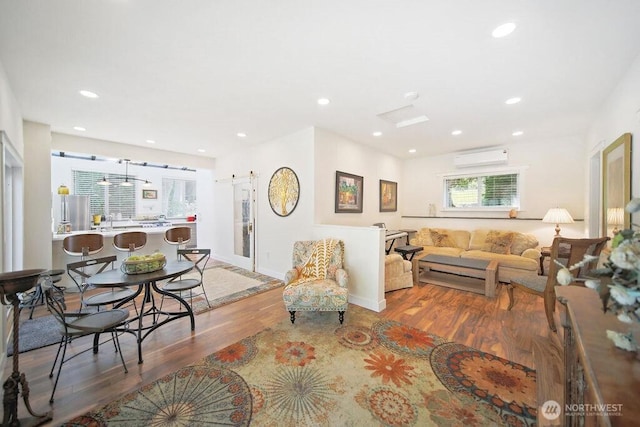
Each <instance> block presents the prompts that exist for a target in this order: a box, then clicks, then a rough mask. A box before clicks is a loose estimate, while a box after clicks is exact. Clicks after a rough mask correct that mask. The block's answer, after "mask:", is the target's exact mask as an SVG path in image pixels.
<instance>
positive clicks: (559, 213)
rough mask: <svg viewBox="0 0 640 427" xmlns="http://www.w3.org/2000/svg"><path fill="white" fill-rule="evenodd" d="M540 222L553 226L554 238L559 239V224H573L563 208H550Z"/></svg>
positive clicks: (569, 215) (567, 212)
mask: <svg viewBox="0 0 640 427" xmlns="http://www.w3.org/2000/svg"><path fill="white" fill-rule="evenodd" d="M542 222H548V223H551V224H555V225H556V235H555V236H554V237H560V224H571V223H573V218H572V217H571V214H570V213H569V211H567V210H566V209H565V208H551V209H549V210H548V211H547V214H546V215H545V216H544V218H542Z"/></svg>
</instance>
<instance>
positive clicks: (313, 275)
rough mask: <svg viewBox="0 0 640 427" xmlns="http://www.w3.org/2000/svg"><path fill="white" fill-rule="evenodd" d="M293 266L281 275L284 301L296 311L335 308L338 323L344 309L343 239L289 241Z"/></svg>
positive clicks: (347, 279) (345, 287)
mask: <svg viewBox="0 0 640 427" xmlns="http://www.w3.org/2000/svg"><path fill="white" fill-rule="evenodd" d="M292 258H293V269H291V270H289V271H288V272H287V274H286V275H285V278H284V284H285V288H284V291H283V293H282V297H283V299H284V305H285V307H286V309H287V310H288V311H289V313H290V315H291V323H294V322H295V320H296V311H337V312H338V316H339V317H338V319H339V320H340V323H342V322H343V321H344V312H345V311H346V310H347V305H348V303H347V300H348V296H349V290H348V288H347V284H348V281H349V276H348V275H347V272H346V271H345V270H344V269H343V268H342V267H343V260H344V242H342V240H336V239H324V240H307V241H298V242H295V243H294V245H293V257H292Z"/></svg>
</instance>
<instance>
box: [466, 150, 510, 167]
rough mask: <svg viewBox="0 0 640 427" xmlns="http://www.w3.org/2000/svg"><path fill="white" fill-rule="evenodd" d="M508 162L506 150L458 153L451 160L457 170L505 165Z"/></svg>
mask: <svg viewBox="0 0 640 427" xmlns="http://www.w3.org/2000/svg"><path fill="white" fill-rule="evenodd" d="M507 160H509V155H508V152H507V150H506V149H502V148H501V149H498V150H486V151H474V152H469V153H459V154H456V155H455V157H454V158H453V164H454V165H455V166H456V167H457V168H468V167H472V166H485V165H499V164H505V163H507Z"/></svg>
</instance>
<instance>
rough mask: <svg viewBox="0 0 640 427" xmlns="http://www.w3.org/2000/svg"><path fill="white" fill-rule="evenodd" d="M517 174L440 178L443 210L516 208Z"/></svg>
mask: <svg viewBox="0 0 640 427" xmlns="http://www.w3.org/2000/svg"><path fill="white" fill-rule="evenodd" d="M519 179H520V174H518V173H502V174H486V175H481V174H478V175H465V176H449V177H446V178H445V179H444V199H445V200H444V206H445V208H446V209H478V210H482V209H495V208H505V209H512V208H519V207H520V186H519Z"/></svg>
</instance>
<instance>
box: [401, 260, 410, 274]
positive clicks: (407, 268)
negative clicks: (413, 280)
mask: <svg viewBox="0 0 640 427" xmlns="http://www.w3.org/2000/svg"><path fill="white" fill-rule="evenodd" d="M402 266H403V267H404V272H405V273H408V272H410V271H411V261H407V260H406V259H403V260H402Z"/></svg>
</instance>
